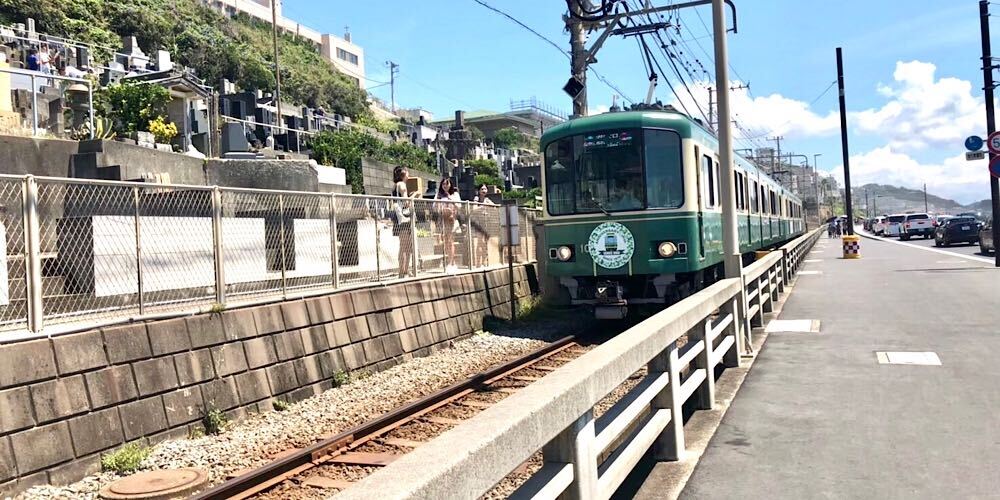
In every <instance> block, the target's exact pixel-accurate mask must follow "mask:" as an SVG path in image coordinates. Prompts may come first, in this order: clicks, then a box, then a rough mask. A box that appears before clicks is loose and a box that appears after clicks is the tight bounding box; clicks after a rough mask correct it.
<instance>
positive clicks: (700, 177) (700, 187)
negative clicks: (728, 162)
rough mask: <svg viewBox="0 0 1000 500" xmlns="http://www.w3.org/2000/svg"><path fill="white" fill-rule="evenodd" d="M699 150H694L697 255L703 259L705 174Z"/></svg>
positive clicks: (696, 148)
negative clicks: (696, 195) (696, 196)
mask: <svg viewBox="0 0 1000 500" xmlns="http://www.w3.org/2000/svg"><path fill="white" fill-rule="evenodd" d="M700 162H701V149H700V148H698V146H695V148H694V162H693V163H694V171H695V180H696V182H695V186H696V191H698V207H697V208H698V255H699V256H700V257H701V258H702V259H704V258H705V193H706V192H707V191H706V190H705V179H704V177H705V172H704V169H702V167H701V163H700Z"/></svg>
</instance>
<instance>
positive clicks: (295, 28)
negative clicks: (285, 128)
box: [204, 0, 365, 88]
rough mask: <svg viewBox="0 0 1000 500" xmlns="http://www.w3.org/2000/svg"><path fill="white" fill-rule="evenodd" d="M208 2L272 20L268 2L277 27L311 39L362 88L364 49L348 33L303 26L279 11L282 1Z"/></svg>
mask: <svg viewBox="0 0 1000 500" xmlns="http://www.w3.org/2000/svg"><path fill="white" fill-rule="evenodd" d="M204 1H205V3H207V4H208V5H210V6H212V7H214V8H216V9H218V10H220V11H221V12H224V13H226V14H227V15H229V16H235V15H236V14H238V13H243V14H246V15H248V16H250V17H253V18H256V19H259V20H261V21H264V22H266V23H270V22H271V19H272V17H271V14H272V13H271V2H272V1H273V2H274V10H275V11H276V13H277V18H278V28H280V29H282V30H284V31H286V32H288V33H293V34H295V35H298V36H301V37H302V38H305V39H306V40H309V41H311V42H313V44H315V45H316V47H317V48H318V49H319V50H320V53H321V54H323V57H325V58H326V59H327V60H328V61H330V63H332V64H333V66H334V67H335V68H337V70H338V71H340V72H341V73H344V74H345V75H347V77H348V78H350V79H351V80H352V81H354V82H356V83H357V84H358V86H359V87H361V88H365V50H364V49H363V48H361V47H360V46H358V45H355V44H354V43H352V42H351V34H350V33H346V34H345V35H344V37H343V38H341V37H338V36H336V35H330V34H323V33H320V32H318V31H316V30H314V29H312V28H309V27H307V26H303V25H301V24H299V23H297V22H295V21H293V20H291V19H288V18H287V17H285V16H283V15H282V13H281V0H204Z"/></svg>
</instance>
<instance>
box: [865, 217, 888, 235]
mask: <svg viewBox="0 0 1000 500" xmlns="http://www.w3.org/2000/svg"><path fill="white" fill-rule="evenodd" d="M885 220H886V218H885V217H875V218H874V219H872V224H871V227H870V228H868V230H869V231H871V232H872V234H874V235H875V236H882V235H883V234H885Z"/></svg>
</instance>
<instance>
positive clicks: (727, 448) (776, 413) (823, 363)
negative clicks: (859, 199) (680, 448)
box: [681, 237, 1000, 500]
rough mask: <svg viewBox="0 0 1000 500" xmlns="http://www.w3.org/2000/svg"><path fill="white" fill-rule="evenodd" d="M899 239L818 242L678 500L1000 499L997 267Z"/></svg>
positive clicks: (999, 283) (999, 277)
mask: <svg viewBox="0 0 1000 500" xmlns="http://www.w3.org/2000/svg"><path fill="white" fill-rule="evenodd" d="M895 241H896V240H888V241H877V240H870V239H867V238H865V239H863V240H862V242H861V244H862V247H861V255H862V258H861V259H860V260H844V259H842V258H841V255H840V254H841V249H840V245H839V242H838V241H837V240H826V238H825V237H824V238H823V239H821V240H820V244H819V245H818V246H817V249H816V250H815V251H814V252H812V253H811V254H809V256H808V257H807V259H808V260H806V261H805V266H804V267H803V271H812V273H805V272H803V273H801V274H800V275H799V276H798V278H797V282H796V283H795V286H794V287H792V292H791V296H790V297H789V299H788V301H787V302H786V303H785V306H784V308H783V310H782V312H781V314H780V319H787V320H820V322H821V323H820V329H819V332H818V333H781V332H775V333H771V334H770V335H769V337H768V338H767V341H766V342H765V343H764V347H763V349H762V350H761V351H760V353H759V355H758V359H757V361H756V363H755V364H754V365H753V368H752V369H751V370H750V373H749V374H748V376H747V379H746V381H745V382H744V384H743V386H742V388H741V389H740V391H739V393H737V395H736V397H735V399H734V400H733V402H732V406H731V407H730V409H729V411H728V413H726V415H725V417H724V418H723V420H722V423H721V425H720V426H719V429H718V431H717V432H716V434H715V436H714V437H713V438H712V441H711V443H710V444H709V447H708V449H707V450H706V451H705V454H704V455H703V456H702V457H701V460H700V462H699V463H698V465H697V467H696V468H695V471H694V474H693V475H692V477H691V479H690V481H689V482H688V483H687V487H686V489H685V491H684V493H683V494H682V496H681V499H682V500H703V499H732V498H768V499H782V500H783V499H789V500H793V499H794V500H801V499H813V498H864V499H869V498H871V499H900V500H903V499H905V500H912V499H928V500H937V499H942V498H998V497H1000V475H997V467H998V464H1000V426H998V425H997V422H998V417H997V408H1000V390H998V389H997V381H998V380H1000V364H998V363H997V358H996V353H998V352H1000V335H997V332H998V325H1000V270H997V269H993V268H992V267H991V266H990V265H989V264H987V263H984V262H983V260H986V259H983V258H982V257H979V256H976V257H968V256H966V257H961V258H960V256H959V255H958V254H957V253H954V252H958V251H963V250H965V249H964V248H955V249H952V250H949V251H948V252H950V253H951V256H949V255H947V254H941V253H939V252H937V251H936V249H933V250H932V249H928V248H917V247H918V246H923V245H925V244H926V243H925V242H919V241H918V242H914V244H912V245H910V244H906V243H904V244H899V243H895ZM881 351H903V352H933V353H935V354H936V355H937V356H938V357H939V359H940V363H941V364H940V366H914V365H893V364H881V363H880V359H881V358H880V356H879V355H878V354H877V353H878V352H881Z"/></svg>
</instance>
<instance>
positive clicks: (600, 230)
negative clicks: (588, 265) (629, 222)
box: [587, 222, 635, 269]
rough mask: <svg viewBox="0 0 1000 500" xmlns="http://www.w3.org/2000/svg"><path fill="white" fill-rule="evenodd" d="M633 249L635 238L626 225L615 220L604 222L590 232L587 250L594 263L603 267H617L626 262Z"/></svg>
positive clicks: (630, 257) (630, 256) (629, 258)
mask: <svg viewBox="0 0 1000 500" xmlns="http://www.w3.org/2000/svg"><path fill="white" fill-rule="evenodd" d="M634 251H635V239H634V238H632V233H631V232H630V231H629V230H628V228H627V227H625V226H623V225H621V224H619V223H617V222H605V223H603V224H601V225H599V226H597V227H596V228H594V231H593V232H592V233H590V239H589V240H588V241H587V252H588V253H589V254H590V257H591V258H593V259H594V263H596V264H597V265H599V266H601V267H603V268H605V269H618V268H619V267H622V266H624V265H625V264H628V261H629V260H631V259H632V253H633V252H634Z"/></svg>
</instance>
